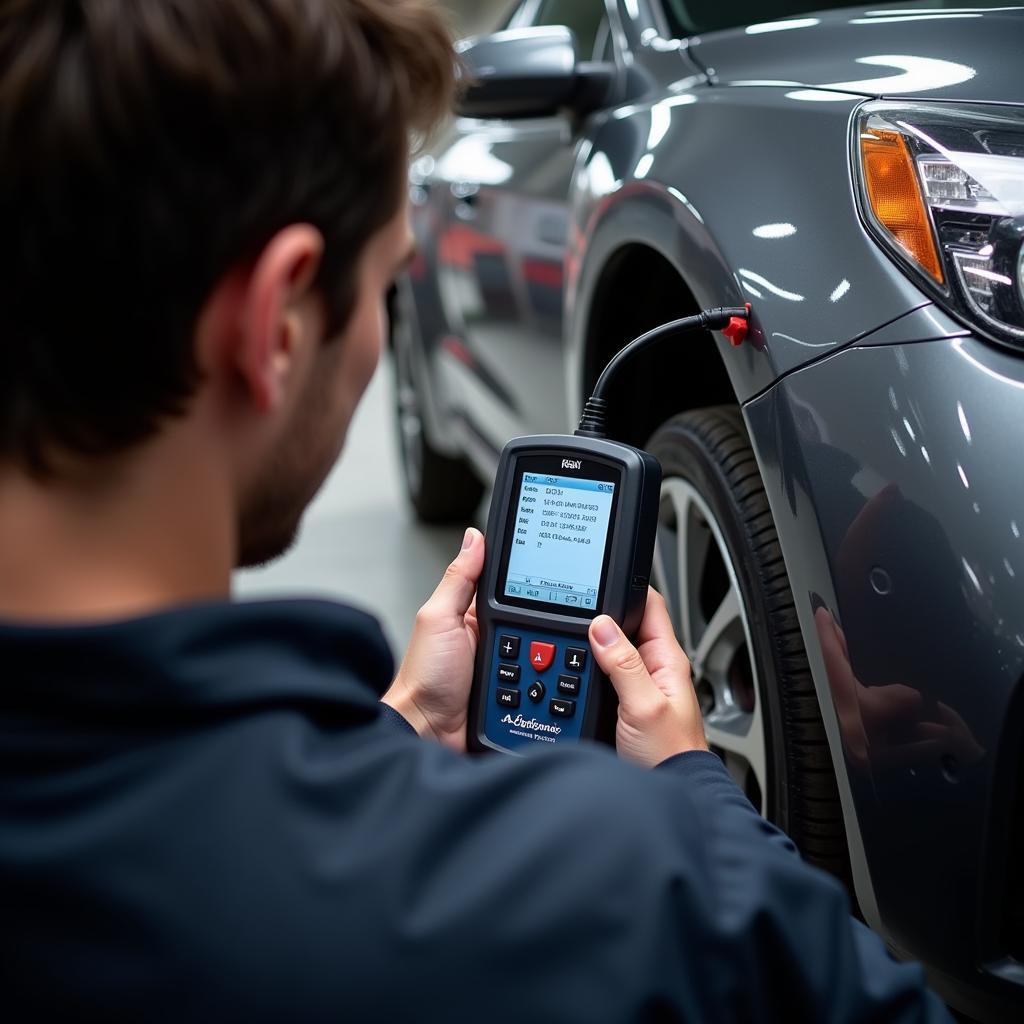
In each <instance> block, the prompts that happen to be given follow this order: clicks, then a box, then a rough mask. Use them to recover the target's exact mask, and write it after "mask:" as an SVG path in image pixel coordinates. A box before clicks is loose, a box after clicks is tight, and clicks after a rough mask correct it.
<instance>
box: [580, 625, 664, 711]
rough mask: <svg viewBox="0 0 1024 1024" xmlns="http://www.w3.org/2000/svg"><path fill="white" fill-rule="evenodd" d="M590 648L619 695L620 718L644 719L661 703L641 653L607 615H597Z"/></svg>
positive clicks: (592, 626)
mask: <svg viewBox="0 0 1024 1024" xmlns="http://www.w3.org/2000/svg"><path fill="white" fill-rule="evenodd" d="M590 644H591V648H592V649H593V651H594V660H595V661H596V662H597V664H598V665H599V666H600V668H601V671H602V672H604V674H605V675H606V676H608V678H609V679H610V680H611V683H612V686H614V687H615V692H616V693H617V694H618V695H619V705H620V708H621V711H622V713H623V714H625V715H627V716H629V717H637V718H640V719H643V718H645V717H647V714H648V713H649V712H650V711H652V710H654V707H653V706H654V705H656V704H658V703H660V702H662V701H664V699H665V697H664V694H662V693H661V691H660V690H659V689H658V687H657V686H656V685H655V684H654V680H653V679H651V675H650V673H649V672H648V671H647V666H646V665H644V661H643V658H641V657H640V652H639V651H638V650H637V649H636V648H635V647H634V646H633V645H632V644H631V643H630V642H629V640H627V639H626V635H625V634H624V633H623V632H622V630H621V629H619V627H618V625H616V623H615V620H614V619H612V618H611V617H610V616H608V615H599V616H598V617H597V618H596V619H594V621H593V622H592V623H591V624H590Z"/></svg>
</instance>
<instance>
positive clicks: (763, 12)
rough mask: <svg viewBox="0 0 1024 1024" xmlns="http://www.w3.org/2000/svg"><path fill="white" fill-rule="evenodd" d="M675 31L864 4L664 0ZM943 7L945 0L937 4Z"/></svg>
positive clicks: (729, 25) (684, 33) (683, 33)
mask: <svg viewBox="0 0 1024 1024" xmlns="http://www.w3.org/2000/svg"><path fill="white" fill-rule="evenodd" d="M662 4H663V6H664V8H665V13H666V14H667V15H668V18H669V21H670V22H671V26H672V31H673V33H674V34H675V35H678V36H692V35H697V34H698V33H700V32H714V31H715V29H720V28H735V27H736V26H737V25H751V24H762V23H764V22H768V21H775V20H776V19H777V18H790V17H793V16H794V15H799V14H810V13H812V12H814V11H821V10H835V9H836V8H841V7H863V6H864V4H863V0H862V2H861V3H856V4H830V3H827V2H823V0H810V2H809V3H808V2H806V0H805V2H804V3H800V2H799V0H736V2H726V3H723V2H722V0H662ZM932 6H935V7H942V6H943V5H942V4H941V3H937V4H933V5H932Z"/></svg>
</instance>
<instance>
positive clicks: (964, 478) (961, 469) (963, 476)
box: [956, 462, 971, 490]
mask: <svg viewBox="0 0 1024 1024" xmlns="http://www.w3.org/2000/svg"><path fill="white" fill-rule="evenodd" d="M956 471H957V472H958V473H959V474H960V482H961V483H962V484H963V485H964V487H966V488H967V489H968V490H970V488H971V485H970V484H969V483H968V482H967V474H966V473H965V472H964V467H963V466H961V465H960V463H959V462H958V463H957V464H956Z"/></svg>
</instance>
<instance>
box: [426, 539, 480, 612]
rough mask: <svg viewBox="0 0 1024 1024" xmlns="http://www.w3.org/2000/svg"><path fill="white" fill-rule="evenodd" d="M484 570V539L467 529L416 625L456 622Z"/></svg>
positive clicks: (471, 598) (467, 604)
mask: <svg viewBox="0 0 1024 1024" xmlns="http://www.w3.org/2000/svg"><path fill="white" fill-rule="evenodd" d="M483 567H484V537H483V534H482V533H481V532H480V531H479V530H476V529H474V528H473V527H470V528H469V529H468V530H466V536H465V538H464V539H463V542H462V550H461V551H460V552H459V553H458V555H457V556H456V558H455V560H454V561H453V562H452V563H451V565H449V566H448V568H447V569H446V570H445V574H444V576H443V578H442V579H441V582H440V583H439V584H438V585H437V589H436V590H435V591H434V593H433V594H431V596H430V598H429V599H428V600H427V602H426V604H424V605H423V607H422V608H420V610H419V612H418V614H417V615H416V621H417V623H420V624H423V625H426V626H428V627H437V626H447V625H449V624H450V623H451V622H452V621H453V620H457V621H459V622H460V623H461V622H462V621H463V619H464V618H465V615H466V613H467V612H468V611H469V609H470V606H471V605H472V603H473V595H474V594H475V593H476V584H477V581H478V580H479V579H480V573H481V572H482V571H483Z"/></svg>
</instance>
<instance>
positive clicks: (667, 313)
mask: <svg viewBox="0 0 1024 1024" xmlns="http://www.w3.org/2000/svg"><path fill="white" fill-rule="evenodd" d="M627 296H628V298H629V301H624V299H623V297H627ZM699 311H700V305H699V303H698V301H697V299H696V298H695V296H694V294H693V291H692V290H691V289H690V287H689V286H688V284H687V283H686V280H685V279H684V277H683V276H682V274H681V273H680V271H679V268H678V267H676V266H675V265H673V263H672V261H671V260H669V259H668V258H667V257H666V256H665V255H664V254H663V253H662V252H660V251H659V250H658V249H657V248H655V247H654V246H651V245H650V244H648V243H646V242H639V241H632V242H624V243H623V244H621V245H620V246H619V247H618V248H617V249H615V250H614V251H613V252H612V253H611V254H610V255H609V257H608V259H607V260H606V262H605V263H604V265H603V267H602V268H601V271H600V273H599V274H598V276H597V280H596V282H595V286H594V291H593V299H592V302H591V304H590V308H589V310H588V312H587V317H586V324H585V327H584V333H583V345H582V353H581V355H582V358H581V365H580V380H581V384H582V387H581V392H580V393H581V395H584V394H589V393H590V391H591V389H592V388H593V386H594V384H595V383H596V381H597V378H598V376H599V375H600V373H601V370H602V369H603V368H604V367H605V365H606V364H607V363H608V361H609V360H610V359H611V358H612V356H614V355H615V353H616V352H618V351H619V350H620V349H622V348H623V347H624V346H625V345H626V344H627V343H628V342H630V341H631V340H632V339H633V338H635V337H637V336H638V335H640V334H643V333H644V332H645V331H649V330H651V329H652V328H653V327H656V326H658V325H659V324H662V323H665V322H666V321H668V320H673V319H677V318H680V317H684V316H690V315H691V314H693V313H697V312H699ZM640 395H642V396H643V400H642V401H639V400H638V397H639V396H640ZM723 404H737V397H736V392H735V391H734V389H733V386H732V383H731V381H730V379H729V374H728V371H727V370H726V367H725V363H724V361H723V360H722V358H721V355H720V354H719V352H718V349H717V348H716V346H715V343H714V339H713V337H712V335H711V334H710V332H707V331H704V332H701V333H699V334H694V335H690V336H683V337H680V338H679V339H676V340H666V341H664V342H662V343H661V345H660V346H657V347H656V348H653V349H651V350H650V351H648V352H644V353H641V354H639V355H637V356H636V358H635V360H634V361H633V362H632V363H630V364H627V365H626V366H624V367H623V369H622V370H621V371H620V374H619V376H618V378H617V379H616V380H615V381H614V382H613V384H612V387H611V389H610V391H609V395H608V405H609V415H608V425H609V433H610V434H611V436H613V437H615V438H616V439H618V440H622V441H625V442H626V443H628V444H634V445H638V446H639V445H643V444H644V442H645V441H646V440H647V438H648V437H650V435H651V434H652V433H653V432H654V430H655V429H656V428H657V427H658V426H659V425H660V424H661V423H663V422H664V421H665V420H667V419H668V418H669V417H670V416H673V415H675V414H676V413H680V412H686V411H688V410H690V409H695V408H698V407H701V406H705V405H723Z"/></svg>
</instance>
